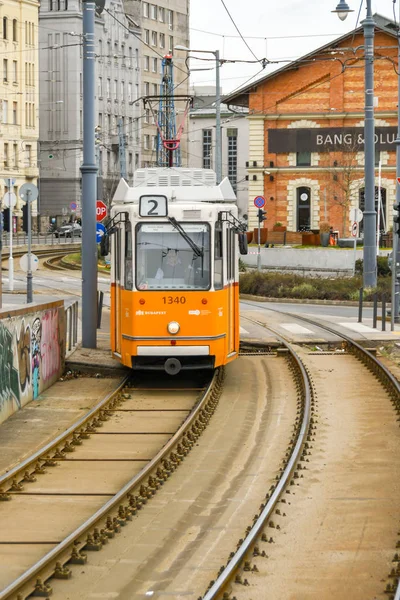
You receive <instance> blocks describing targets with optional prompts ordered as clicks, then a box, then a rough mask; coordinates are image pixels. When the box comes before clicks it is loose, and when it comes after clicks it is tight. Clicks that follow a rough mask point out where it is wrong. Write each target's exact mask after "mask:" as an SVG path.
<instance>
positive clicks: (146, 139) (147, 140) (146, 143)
mask: <svg viewBox="0 0 400 600" xmlns="http://www.w3.org/2000/svg"><path fill="white" fill-rule="evenodd" d="M143 143H144V144H143V145H144V149H145V150H148V149H149V147H150V136H149V135H145V136H144V138H143Z"/></svg>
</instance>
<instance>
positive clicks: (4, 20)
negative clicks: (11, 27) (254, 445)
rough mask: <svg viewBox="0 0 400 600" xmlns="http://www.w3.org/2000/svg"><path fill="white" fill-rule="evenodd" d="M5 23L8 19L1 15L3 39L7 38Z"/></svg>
mask: <svg viewBox="0 0 400 600" xmlns="http://www.w3.org/2000/svg"><path fill="white" fill-rule="evenodd" d="M7 23H8V19H7V17H3V39H4V40H6V39H8V38H7Z"/></svg>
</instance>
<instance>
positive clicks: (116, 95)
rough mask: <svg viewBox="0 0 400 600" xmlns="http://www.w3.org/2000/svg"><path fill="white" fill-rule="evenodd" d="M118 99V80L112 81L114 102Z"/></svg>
mask: <svg viewBox="0 0 400 600" xmlns="http://www.w3.org/2000/svg"><path fill="white" fill-rule="evenodd" d="M117 98H118V80H117V79H114V100H117Z"/></svg>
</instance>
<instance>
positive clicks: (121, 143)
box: [118, 119, 127, 179]
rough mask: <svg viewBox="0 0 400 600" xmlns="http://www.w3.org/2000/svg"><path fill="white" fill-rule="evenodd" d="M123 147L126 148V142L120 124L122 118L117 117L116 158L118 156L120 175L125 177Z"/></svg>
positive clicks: (124, 153)
mask: <svg viewBox="0 0 400 600" xmlns="http://www.w3.org/2000/svg"><path fill="white" fill-rule="evenodd" d="M125 148H126V143H125V134H124V129H123V126H122V119H118V158H119V170H120V175H121V177H122V178H123V179H127V175H126V151H125Z"/></svg>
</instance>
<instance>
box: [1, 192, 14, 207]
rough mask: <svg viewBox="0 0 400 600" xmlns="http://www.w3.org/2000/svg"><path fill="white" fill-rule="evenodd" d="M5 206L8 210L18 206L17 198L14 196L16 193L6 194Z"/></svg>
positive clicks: (4, 197)
mask: <svg viewBox="0 0 400 600" xmlns="http://www.w3.org/2000/svg"><path fill="white" fill-rule="evenodd" d="M3 204H4V206H5V207H6V208H10V206H11V207H12V208H14V206H15V205H16V204H17V196H16V195H15V194H14V192H6V193H5V194H4V196H3Z"/></svg>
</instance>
